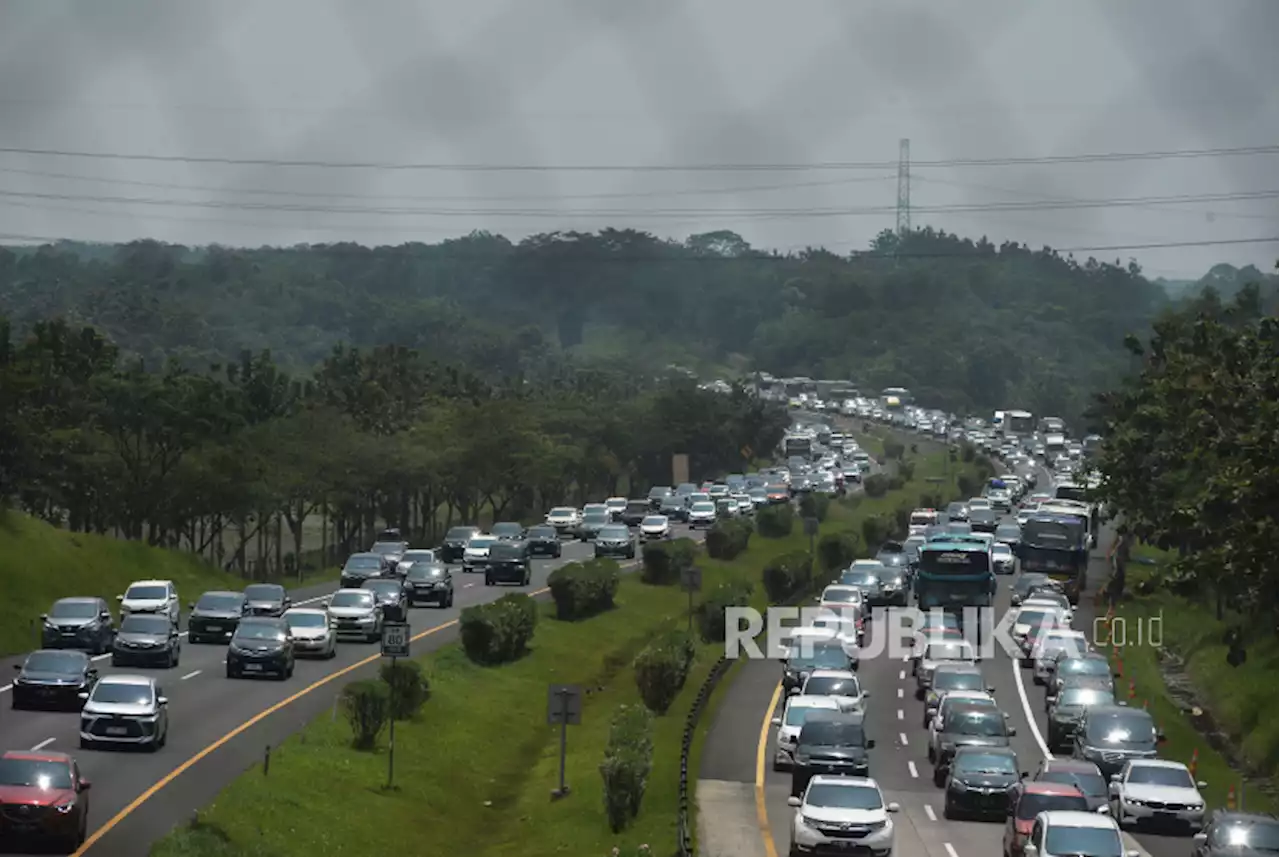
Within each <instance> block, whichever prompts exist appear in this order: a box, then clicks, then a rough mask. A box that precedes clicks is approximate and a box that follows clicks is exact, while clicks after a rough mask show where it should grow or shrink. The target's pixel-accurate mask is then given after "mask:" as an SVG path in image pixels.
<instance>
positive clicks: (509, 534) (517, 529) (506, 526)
mask: <svg viewBox="0 0 1280 857" xmlns="http://www.w3.org/2000/svg"><path fill="white" fill-rule="evenodd" d="M605 514H606V515H607V514H609V513H608V511H606V512H605ZM489 535H491V536H493V537H494V538H495V539H497V540H498V541H501V542H521V541H524V524H521V523H520V522H518V521H500V522H498V523H496V524H494V525H493V526H492V527H490V528H489Z"/></svg>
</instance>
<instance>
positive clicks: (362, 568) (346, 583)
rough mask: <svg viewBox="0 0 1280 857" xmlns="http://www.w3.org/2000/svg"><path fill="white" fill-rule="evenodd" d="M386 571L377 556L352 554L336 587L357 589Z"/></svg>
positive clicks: (344, 564) (344, 565)
mask: <svg viewBox="0 0 1280 857" xmlns="http://www.w3.org/2000/svg"><path fill="white" fill-rule="evenodd" d="M450 532H452V530H451V531H450ZM386 569H387V566H386V563H384V562H383V560H382V557H380V556H378V555H377V554H373V553H353V554H352V555H351V556H349V557H347V561H346V562H345V563H343V565H342V573H341V574H340V575H339V576H338V586H340V587H342V588H343V589H359V588H360V587H361V586H363V585H364V582H365V581H366V580H374V579H376V578H379V577H382V573H383V572H384V571H386Z"/></svg>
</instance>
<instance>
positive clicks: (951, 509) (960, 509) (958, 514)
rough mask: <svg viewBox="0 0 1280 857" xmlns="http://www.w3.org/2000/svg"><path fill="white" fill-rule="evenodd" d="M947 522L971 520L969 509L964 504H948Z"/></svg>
mask: <svg viewBox="0 0 1280 857" xmlns="http://www.w3.org/2000/svg"><path fill="white" fill-rule="evenodd" d="M947 520H948V521H967V520H969V507H968V506H966V505H965V504H964V503H959V502H956V503H948V504H947Z"/></svg>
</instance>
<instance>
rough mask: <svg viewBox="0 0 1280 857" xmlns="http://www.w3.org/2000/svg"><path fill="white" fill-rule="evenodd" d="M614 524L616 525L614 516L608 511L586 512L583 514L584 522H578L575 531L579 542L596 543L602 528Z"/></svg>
mask: <svg viewBox="0 0 1280 857" xmlns="http://www.w3.org/2000/svg"><path fill="white" fill-rule="evenodd" d="M612 523H614V520H613V515H612V514H610V513H609V511H608V510H607V509H601V510H599V511H592V512H584V513H583V514H582V520H581V521H579V522H578V528H577V530H576V531H575V534H576V535H577V537H578V540H579V541H583V542H590V541H595V538H596V535H597V534H598V533H599V532H600V528H601V527H607V526H608V525H609V524H612Z"/></svg>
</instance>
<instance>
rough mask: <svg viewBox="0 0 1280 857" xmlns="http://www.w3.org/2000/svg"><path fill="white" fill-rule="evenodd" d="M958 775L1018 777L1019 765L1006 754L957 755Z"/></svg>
mask: <svg viewBox="0 0 1280 857" xmlns="http://www.w3.org/2000/svg"><path fill="white" fill-rule="evenodd" d="M955 769H956V773H962V774H1012V775H1014V776H1017V775H1018V763H1017V762H1015V761H1014V759H1013V757H1012V756H1006V755H1005V754H1004V753H957V754H956V759H955Z"/></svg>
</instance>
